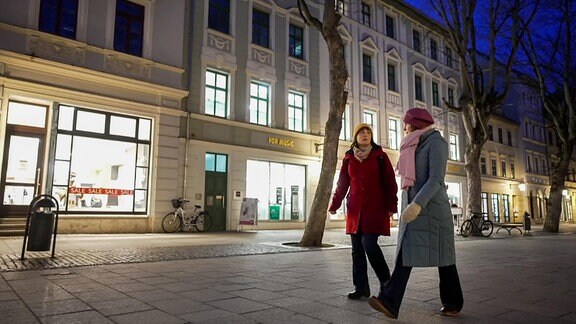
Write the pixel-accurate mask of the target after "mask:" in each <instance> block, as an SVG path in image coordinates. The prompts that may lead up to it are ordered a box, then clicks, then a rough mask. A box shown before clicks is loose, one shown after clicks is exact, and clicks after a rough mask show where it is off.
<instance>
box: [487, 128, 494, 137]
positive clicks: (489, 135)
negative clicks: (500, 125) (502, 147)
mask: <svg viewBox="0 0 576 324" xmlns="http://www.w3.org/2000/svg"><path fill="white" fill-rule="evenodd" d="M488 140H490V141H494V131H493V130H492V125H488Z"/></svg>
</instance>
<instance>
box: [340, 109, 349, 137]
mask: <svg viewBox="0 0 576 324" xmlns="http://www.w3.org/2000/svg"><path fill="white" fill-rule="evenodd" d="M340 139H341V140H343V141H349V140H350V105H349V104H346V108H345V109H344V114H343V115H342V129H341V130H340Z"/></svg>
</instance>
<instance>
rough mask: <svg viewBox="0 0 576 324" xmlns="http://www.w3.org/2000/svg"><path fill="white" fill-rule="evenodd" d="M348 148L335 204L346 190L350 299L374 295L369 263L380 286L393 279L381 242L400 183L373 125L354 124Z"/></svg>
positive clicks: (333, 207)
mask: <svg viewBox="0 0 576 324" xmlns="http://www.w3.org/2000/svg"><path fill="white" fill-rule="evenodd" d="M351 147H352V148H351V149H350V150H349V151H348V152H346V154H345V156H344V160H343V161H342V168H341V169H340V176H339V178H338V184H337V188H336V192H335V193H334V197H333V198H332V204H331V205H330V208H328V211H329V212H330V213H331V214H335V213H336V210H337V209H338V208H340V206H341V205H342V200H343V199H344V196H345V195H346V193H348V195H347V200H346V234H350V238H351V241H352V279H353V283H354V288H355V289H354V291H352V292H350V293H349V294H348V298H350V299H360V298H362V297H370V285H369V283H368V267H367V262H366V256H368V261H370V265H371V266H372V268H373V269H374V272H376V276H377V277H378V280H379V281H380V287H383V286H384V284H385V283H386V282H387V281H388V280H389V279H390V269H389V268H388V265H387V264H386V260H385V259H384V254H382V250H381V249H380V246H379V245H378V236H380V235H386V236H390V216H391V215H392V214H394V213H396V212H397V208H398V198H397V196H396V194H397V191H398V186H397V185H396V178H395V175H394V169H393V168H392V164H391V163H390V159H388V156H387V155H386V153H384V151H383V150H382V147H381V146H379V145H377V144H376V143H374V139H373V138H372V127H370V125H368V124H363V123H362V124H359V125H358V126H356V128H354V142H353V143H352V146H351Z"/></svg>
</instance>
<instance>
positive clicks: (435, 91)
mask: <svg viewBox="0 0 576 324" xmlns="http://www.w3.org/2000/svg"><path fill="white" fill-rule="evenodd" d="M432 104H433V105H434V106H436V107H440V92H439V91H438V83H436V82H432Z"/></svg>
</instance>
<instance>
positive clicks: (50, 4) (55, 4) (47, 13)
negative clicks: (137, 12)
mask: <svg viewBox="0 0 576 324" xmlns="http://www.w3.org/2000/svg"><path fill="white" fill-rule="evenodd" d="M117 15H118V14H117ZM117 19H118V18H117ZM77 21H78V0H68V1H62V0H50V1H48V0H42V1H41V2H40V19H39V21H38V29H39V30H41V31H43V32H46V33H50V34H54V35H58V36H62V37H66V38H70V39H76V28H77Z"/></svg>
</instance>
